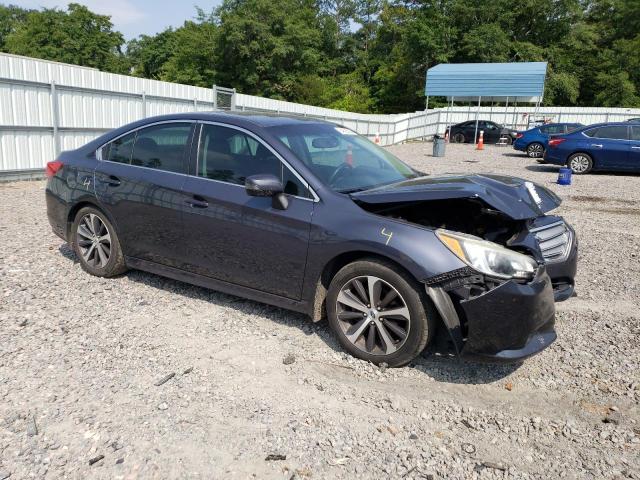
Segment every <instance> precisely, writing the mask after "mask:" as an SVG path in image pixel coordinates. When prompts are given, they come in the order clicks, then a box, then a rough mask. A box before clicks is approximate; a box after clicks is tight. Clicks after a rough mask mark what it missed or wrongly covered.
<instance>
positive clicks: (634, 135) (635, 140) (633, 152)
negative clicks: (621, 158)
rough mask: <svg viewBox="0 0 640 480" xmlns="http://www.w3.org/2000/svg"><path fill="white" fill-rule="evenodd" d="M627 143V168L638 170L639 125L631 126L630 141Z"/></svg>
mask: <svg viewBox="0 0 640 480" xmlns="http://www.w3.org/2000/svg"><path fill="white" fill-rule="evenodd" d="M629 143H630V148H629V158H628V168H627V170H632V171H634V172H640V125H633V126H632V127H631V141H630V142H629Z"/></svg>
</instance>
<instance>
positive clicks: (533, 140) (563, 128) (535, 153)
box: [513, 123, 583, 162]
mask: <svg viewBox="0 0 640 480" xmlns="http://www.w3.org/2000/svg"><path fill="white" fill-rule="evenodd" d="M582 126H583V125H582V124H581V123H548V124H546V125H540V126H538V127H535V128H530V129H529V130H526V131H524V132H518V133H517V134H516V140H515V142H513V148H514V149H515V150H520V151H521V152H527V155H528V156H529V157H531V158H536V159H538V161H539V162H541V161H543V160H542V156H543V155H544V151H545V150H546V148H547V141H548V140H549V135H557V134H563V133H568V132H571V131H572V130H575V129H576V128H580V127H582Z"/></svg>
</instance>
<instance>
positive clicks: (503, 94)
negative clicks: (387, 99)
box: [425, 62, 547, 137]
mask: <svg viewBox="0 0 640 480" xmlns="http://www.w3.org/2000/svg"><path fill="white" fill-rule="evenodd" d="M546 74H547V62H514V63H458V64H451V63H448V64H439V65H436V66H435V67H432V68H430V69H429V70H427V78H426V84H425V96H426V97H427V100H426V108H428V107H429V97H434V96H438V97H446V98H447V105H448V104H449V102H450V103H451V106H452V107H453V102H454V101H456V100H458V101H474V100H477V102H478V112H479V108H480V104H481V102H482V101H485V102H496V101H497V102H505V114H506V110H507V109H508V107H509V101H511V102H513V104H517V103H534V104H535V105H536V108H537V107H538V106H539V105H540V102H541V101H542V97H543V95H544V83H545V78H546ZM478 112H476V134H477V124H478ZM448 117H449V115H448V109H447V125H448V121H449V118H448ZM476 137H477V135H476Z"/></svg>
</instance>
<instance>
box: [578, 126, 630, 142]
mask: <svg viewBox="0 0 640 480" xmlns="http://www.w3.org/2000/svg"><path fill="white" fill-rule="evenodd" d="M585 134H586V135H587V136H589V137H593V138H608V139H612V140H627V127H626V126H617V125H614V126H608V127H600V128H594V129H593V130H589V131H588V132H585Z"/></svg>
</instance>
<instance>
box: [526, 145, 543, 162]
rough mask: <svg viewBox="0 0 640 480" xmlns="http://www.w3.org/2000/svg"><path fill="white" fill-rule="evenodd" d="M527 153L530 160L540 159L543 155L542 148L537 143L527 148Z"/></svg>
mask: <svg viewBox="0 0 640 480" xmlns="http://www.w3.org/2000/svg"><path fill="white" fill-rule="evenodd" d="M527 153H528V154H529V157H531V158H540V157H542V154H543V153H544V148H543V147H542V145H540V144H539V143H532V144H531V145H529V146H528V147H527Z"/></svg>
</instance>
